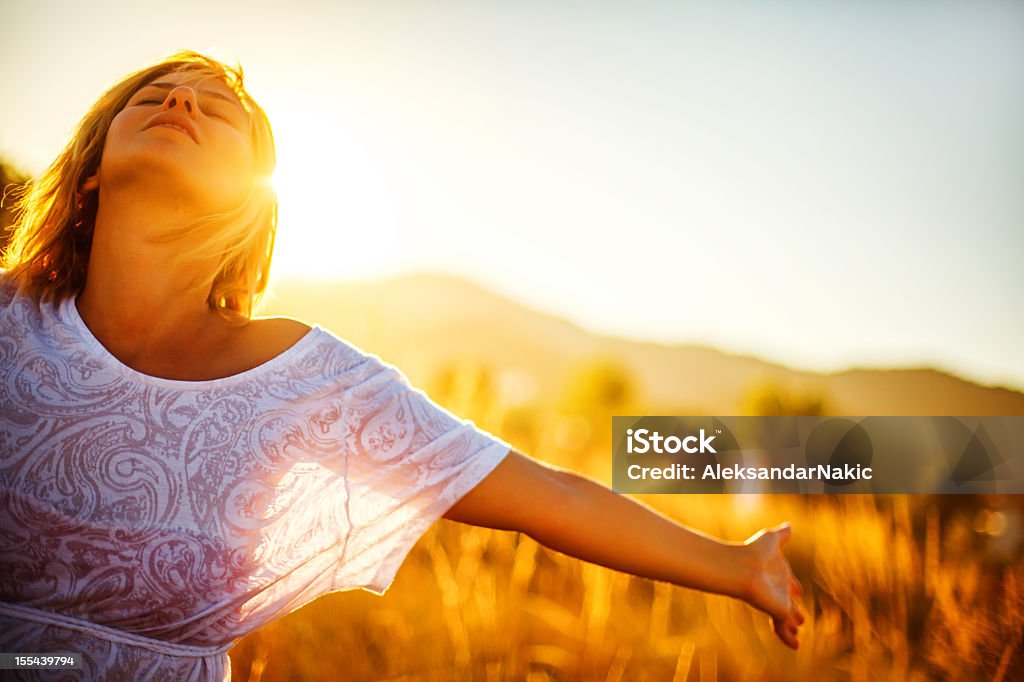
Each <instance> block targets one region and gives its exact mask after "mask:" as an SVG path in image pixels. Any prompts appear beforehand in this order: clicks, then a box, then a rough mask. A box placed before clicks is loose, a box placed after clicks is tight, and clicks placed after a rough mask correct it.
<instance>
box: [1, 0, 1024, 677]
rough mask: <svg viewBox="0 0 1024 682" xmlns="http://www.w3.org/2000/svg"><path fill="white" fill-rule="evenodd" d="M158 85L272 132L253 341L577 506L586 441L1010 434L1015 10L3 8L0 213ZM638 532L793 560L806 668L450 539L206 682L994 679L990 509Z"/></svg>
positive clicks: (1019, 22) (626, 594)
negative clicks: (798, 429) (377, 589)
mask: <svg viewBox="0 0 1024 682" xmlns="http://www.w3.org/2000/svg"><path fill="white" fill-rule="evenodd" d="M181 48H189V49H197V50H200V51H205V52H209V53H211V54H212V55H214V56H218V57H221V58H224V59H227V60H228V61H237V62H239V63H241V65H242V66H243V67H244V68H245V70H246V78H247V83H248V86H249V89H250V90H251V92H252V93H253V94H254V96H255V97H256V98H257V100H258V101H260V102H261V104H262V105H263V106H264V107H265V108H266V109H267V111H268V113H269V115H270V118H271V121H272V122H273V124H274V129H275V135H276V140H277V145H278V156H279V164H278V171H277V173H276V176H275V186H276V187H277V189H278V192H279V196H280V201H281V222H280V228H279V236H278V246H277V249H276V255H275V260H274V271H273V276H274V284H273V289H272V294H271V296H270V297H269V298H268V301H267V304H266V306H265V310H264V312H265V314H283V315H290V316H293V317H297V318H300V319H303V320H305V321H307V322H317V323H320V324H321V325H323V326H325V327H327V328H329V329H331V330H332V331H334V332H335V333H337V334H338V335H340V336H342V337H344V338H346V339H348V340H350V341H351V342H353V343H355V344H356V345H359V346H360V347H362V348H364V349H366V350H369V351H372V352H374V353H377V354H378V355H380V356H381V357H383V358H384V359H385V360H387V361H389V362H392V363H394V364H396V365H398V366H399V367H401V368H402V369H403V371H405V372H406V374H407V375H408V376H409V377H410V379H411V380H412V381H413V383H414V384H416V385H418V386H420V387H422V388H424V389H425V390H427V392H428V393H429V394H430V395H431V396H432V397H433V398H434V399H435V400H436V401H437V402H439V403H440V404H442V405H444V406H446V407H448V408H449V409H451V410H452V411H453V412H455V413H457V414H459V415H461V416H463V417H466V418H471V419H473V420H474V421H475V422H476V423H477V424H478V425H480V426H482V427H483V428H485V429H487V430H489V431H491V432H493V433H496V434H499V435H501V436H502V437H503V438H505V439H506V440H508V441H510V442H511V443H513V444H514V445H515V446H516V447H517V448H518V449H520V450H522V451H523V452H526V453H528V454H531V455H533V456H535V457H537V458H539V459H543V460H545V461H548V462H551V463H554V464H558V465H560V466H567V467H571V468H574V469H576V470H578V471H581V472H583V473H585V474H587V475H589V476H591V477H593V478H595V479H598V480H602V481H605V482H609V481H610V474H611V470H610V428H611V419H610V417H611V415H613V414H846V415H901V414H906V415H910V414H921V415H929V414H949V415H1024V394H1022V393H1021V390H1022V389H1024V353H1021V352H1020V349H1021V348H1022V347H1024V316H1022V315H1021V313H1020V303H1019V301H1020V298H1021V296H1020V294H1021V289H1022V287H1021V278H1020V274H1019V263H1020V262H1021V261H1022V259H1024V230H1022V228H1024V202H1022V201H1021V192H1020V187H1021V186H1022V182H1024V153H1022V152H1024V127H1022V126H1021V125H1020V121H1021V120H1024V87H1022V81H1021V80H1020V77H1019V65H1020V64H1021V63H1024V5H1021V4H1020V3H1017V2H994V1H992V0H982V1H979V2H973V3H954V2H926V1H924V0H915V1H910V0H907V1H901V2H892V3H862V2H854V1H852V0H832V1H827V2H810V1H807V0H805V1H795V0H787V1H784V2H776V3H770V4H769V3H756V2H748V1H743V2H740V1H734V2H726V3H723V2H690V3H674V2H630V3H627V2H592V3H578V2H567V3H558V4H557V6H555V4H553V3H541V2H517V3H511V2H508V3H499V2H492V3H471V2H455V1H453V2H447V3H417V2H381V3H355V2H340V3H330V4H328V3H313V2H307V1H306V0H295V1H293V2H290V3H288V4H287V6H286V7H282V6H279V5H278V4H272V3H262V2H246V3H242V2H218V3H215V4H204V3H199V2H193V1H191V0H186V1H183V2H178V3H174V4H173V5H168V4H166V3H159V4H157V3H148V2H134V3H118V2H105V1H102V0H101V1H95V2H91V3H88V4H82V3H74V2H37V3H19V4H7V5H4V6H3V7H2V8H0V82H2V83H3V84H4V85H5V91H4V94H3V98H2V100H3V106H0V161H2V173H3V177H0V182H2V184H3V185H4V186H6V187H12V186H17V185H18V184H19V183H22V182H24V181H26V180H28V179H29V178H30V177H31V176H33V175H34V174H36V173H39V172H40V171H41V170H43V169H44V168H45V167H46V165H47V164H48V163H49V162H50V161H51V160H52V159H53V157H54V156H55V155H56V154H57V152H58V150H59V149H60V148H61V145H62V144H63V142H64V140H65V136H66V135H67V134H68V133H69V132H70V131H71V129H72V128H73V126H74V125H75V123H76V122H77V120H78V118H79V117H80V116H81V115H82V114H84V112H85V110H86V109H87V108H88V107H89V106H90V104H91V103H92V102H93V101H94V100H95V98H96V97H97V96H98V95H99V94H100V92H101V91H102V90H103V89H104V88H105V87H106V86H107V85H109V84H111V83H112V82H113V81H114V80H116V79H117V78H119V77H120V76H122V75H124V74H125V73H127V72H128V71H130V70H132V69H134V68H137V67H139V66H141V65H142V64H144V63H147V62H149V61H152V60H153V59H156V58H158V57H159V56H161V55H163V54H166V53H168V52H171V51H173V50H176V49H181ZM8 205H9V202H5V207H4V208H5V210H4V213H3V216H2V220H3V223H2V226H3V227H6V226H8V225H9V224H10V220H11V217H10V215H9V213H8V211H7V210H6V209H7V208H8ZM639 497H641V499H642V501H644V502H645V503H647V504H649V505H651V506H653V507H655V508H657V509H658V510H660V511H662V512H664V513H666V514H669V515H671V516H672V517H673V518H676V519H678V520H680V521H682V522H685V523H688V524H690V525H693V526H696V527H698V528H700V529H702V530H704V531H707V532H711V533H715V534H718V535H721V536H722V537H726V538H728V539H732V540H742V539H744V538H746V537H747V536H749V535H750V534H752V533H753V532H755V531H756V530H757V529H759V528H761V527H762V526H765V525H769V524H774V523H777V522H778V521H780V520H782V519H790V520H791V521H793V523H794V526H795V531H796V532H795V535H794V540H793V542H792V543H791V545H790V549H789V552H788V554H789V556H790V558H791V560H792V562H793V565H794V568H795V570H796V572H797V575H798V577H799V578H800V579H801V580H802V581H803V583H804V585H805V586H806V587H807V588H808V590H807V594H806V595H805V597H804V601H805V606H806V608H807V610H808V612H809V615H810V620H809V624H808V625H807V626H806V628H805V629H806V631H807V632H806V633H805V634H804V635H803V637H802V639H803V646H802V647H801V649H800V650H799V651H798V652H795V653H794V652H790V651H788V650H785V649H784V648H783V647H782V646H781V645H779V644H777V643H776V642H775V641H773V639H774V636H773V635H772V634H771V632H770V629H769V627H768V625H767V623H766V622H762V619H761V618H760V617H759V615H758V614H755V613H754V612H752V611H751V610H750V609H749V608H747V607H745V606H743V605H741V604H739V603H735V602H731V601H729V600H726V599H723V598H718V597H710V596H705V595H701V594H697V593H692V592H689V591H686V590H682V589H679V588H674V587H671V586H668V585H665V584H655V583H651V582H649V581H645V580H639V579H635V578H631V577H628V576H625V575H622V574H618V573H615V572H613V571H609V570H606V569H603V568H599V567H595V566H590V565H586V564H583V563H581V562H578V561H576V560H573V559H570V558H568V557H565V556H563V555H561V554H558V553H556V552H552V551H550V550H547V549H546V548H544V547H542V546H539V545H538V544H537V543H535V542H533V541H532V540H531V539H530V538H528V537H526V536H522V535H520V534H513V533H499V532H496V531H488V530H483V529H475V528H467V527H464V526H460V525H458V524H453V523H450V522H447V521H445V522H441V523H439V524H437V525H436V526H435V527H434V528H433V529H431V531H429V532H428V534H427V535H426V536H425V537H424V538H423V539H422V540H421V542H420V543H419V545H417V547H416V548H415V549H414V551H413V553H412V555H410V557H409V559H408V560H407V561H406V564H405V565H404V566H403V568H402V570H401V572H400V573H399V576H398V579H397V581H396V583H395V584H394V586H393V587H392V588H391V590H390V591H389V592H388V593H387V594H386V595H385V596H384V597H375V596H373V595H371V594H369V593H366V592H359V591H356V592H346V593H339V594H335V595H331V596H329V597H326V598H323V599H321V600H318V601H316V602H314V603H313V604H311V605H309V606H307V607H305V608H303V609H301V610H299V611H297V612H296V613H294V614H292V615H291V616H289V617H288V618H286V619H284V620H282V621H280V622H279V623H278V624H276V625H274V626H272V627H270V628H269V629H267V630H265V631H262V632H260V633H257V634H254V635H252V636H250V637H248V638H246V639H244V640H242V641H241V642H240V643H239V644H238V646H236V647H235V649H234V650H233V651H232V659H233V662H234V675H235V678H236V679H240V680H261V679H262V680H283V679H337V678H338V677H339V676H341V677H344V678H346V679H353V680H364V679H365V680H371V679H374V680H375V679H393V680H399V679H405V680H421V679H422V680H426V679H439V680H442V679H453V678H461V679H474V680H475V679H488V680H490V679H494V680H502V679H532V680H548V679H551V680H561V679H566V680H568V679H588V680H591V679H601V680H620V679H621V680H630V679H659V680H660V679H666V680H698V679H699V680H714V679H723V680H733V679H779V680H782V679H793V678H794V677H796V678H799V679H811V678H813V679H851V680H861V679H868V678H869V677H877V676H878V674H879V672H880V671H885V673H886V674H885V675H883V676H885V677H887V678H889V679H986V680H991V679H996V680H1006V679H1019V678H1020V677H1021V676H1024V642H1022V632H1024V596H1022V591H1024V562H1022V561H1021V557H1022V550H1021V544H1022V538H1024V529H1022V525H1024V524H1022V503H1021V500H1020V498H1019V497H1015V496H1006V497H999V496H949V497H909V496H903V497H900V496H893V497H888V496H887V497H867V496H835V497H827V496H816V497H786V496H764V497H758V496H753V495H743V496H734V497H725V496H721V497H713V496H708V497H702V496H639Z"/></svg>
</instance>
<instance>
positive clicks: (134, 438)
mask: <svg viewBox="0 0 1024 682" xmlns="http://www.w3.org/2000/svg"><path fill="white" fill-rule="evenodd" d="M273 168H274V148H273V138H272V135H271V130H270V125H269V122H268V121H267V118H266V115H265V114H264V112H263V111H262V110H261V109H260V107H259V106H258V105H257V104H256V103H255V102H254V101H253V100H252V98H251V97H250V96H249V95H248V93H247V92H246V91H245V89H244V87H243V82H242V73H241V71H240V70H235V69H231V68H230V67H227V66H225V65H223V64H221V63H219V62H217V61H214V60H212V59H209V58H207V57H204V56H202V55H199V54H196V53H192V52H182V53H178V54H175V55H173V56H171V57H169V58H167V59H165V60H162V61H160V62H159V63H157V64H155V65H153V66H150V67H147V68H144V69H142V70H140V71H138V72H135V73H133V74H130V75H129V76H127V77H126V78H124V79H122V80H121V81H119V82H118V83H117V84H115V85H114V86H113V87H112V88H111V89H110V90H109V91H108V92H107V93H105V94H104V95H103V96H102V97H101V98H100V99H99V101H98V102H97V103H96V104H95V105H94V106H93V108H92V109H91V110H90V111H89V113H88V114H87V115H86V116H85V118H84V119H83V120H82V122H81V124H80V125H79V128H78V130H77V132H76V134H75V135H74V136H73V139H72V140H71V141H70V143H69V144H68V146H67V148H66V149H65V150H64V151H63V152H62V153H61V155H60V156H59V157H58V159H57V160H56V161H55V162H54V164H53V165H52V166H51V167H50V169H49V170H47V171H46V173H45V174H44V175H43V176H42V177H41V178H39V179H38V180H37V181H36V182H35V183H34V185H33V187H32V189H31V191H30V192H29V194H28V195H27V196H26V197H25V199H24V201H23V203H22V209H23V210H22V213H21V215H20V220H19V222H18V225H17V227H16V231H15V233H14V235H13V237H12V240H11V245H10V247H9V249H8V251H7V252H6V253H5V254H4V260H3V267H4V271H3V274H2V275H0V510H2V516H0V519H2V528H0V650H2V651H7V652H25V653H40V652H57V651H65V652H81V653H83V655H84V656H83V659H84V669H83V674H84V676H85V677H88V678H94V677H102V678H110V677H123V678H131V679H139V678H146V677H154V678H165V677H168V678H170V677H174V678H175V679H220V678H227V676H228V675H229V661H228V658H227V655H226V653H225V652H226V650H227V649H228V648H229V647H230V646H231V645H232V643H233V642H234V640H236V639H237V638H239V637H242V636H243V635H245V634H247V633H249V632H251V631H252V630H254V629H256V628H259V627H260V626H262V625H264V624H266V623H268V622H270V621H272V620H274V619H276V618H278V617H281V616H283V615H286V614H287V613H289V612H291V611H293V610H294V609H296V608H298V607H300V606H302V605H303V604H305V603H306V602H308V601H310V600H311V599H314V598H316V597H317V596H319V595H322V594H325V593H327V592H331V591H337V590H344V589H354V588H357V587H361V588H364V589H368V590H371V591H373V592H376V593H378V594H383V592H384V591H385V590H387V588H388V586H389V585H390V583H391V581H392V580H393V578H394V576H395V573H396V571H397V570H398V567H399V566H400V564H401V562H402V560H403V558H404V557H405V556H406V554H407V553H408V552H409V550H410V549H411V548H412V546H413V545H414V544H415V542H416V541H417V539H418V538H419V537H420V536H422V534H423V533H424V532H425V531H426V530H427V529H428V528H429V527H430V525H431V524H432V523H433V522H434V521H436V520H437V519H438V518H441V517H442V516H443V517H445V518H448V519H452V520H455V521H459V522H462V523H467V524H472V525H478V526H485V527H489V528H498V529H506V530H518V531H522V532H524V533H527V534H529V535H530V536H531V537H533V538H535V539H536V540H537V541H539V542H541V543H543V544H544V545H546V546H548V547H551V548H553V549H556V550H558V551H561V552H564V553H566V554H570V555H572V556H576V557H579V558H581V559H584V560H586V561H591V562H594V563H598V564H602V565H604V566H608V567H611V568H614V569H617V570H620V571H626V572H629V573H633V574H636V575H639V576H644V577H647V578H650V579H654V580H664V581H669V582H672V583H675V584H677V585H681V586H685V587H691V588H694V589H699V590H706V591H709V592H715V593H720V594H725V595H730V596H733V597H736V598H739V599H743V600H745V601H747V602H749V603H750V604H751V605H753V606H754V607H756V608H758V609H761V610H763V611H765V612H766V613H768V614H769V615H770V616H771V618H772V620H773V623H774V629H775V632H776V633H777V634H778V636H779V637H780V638H781V640H782V641H783V642H784V643H785V644H787V645H788V646H790V647H793V648H796V647H797V632H798V628H799V626H800V624H801V623H802V622H803V616H802V614H801V613H800V609H799V607H798V606H797V604H796V601H795V598H796V597H797V596H799V594H800V586H799V584H798V583H797V581H796V580H795V579H794V578H793V577H792V574H791V571H790V568H789V565H788V563H787V561H786V560H785V558H784V557H783V556H782V554H781V551H780V547H781V546H782V544H783V543H784V542H785V541H786V540H787V539H788V537H789V534H790V529H789V527H788V525H782V526H779V527H777V528H774V529H771V530H765V531H761V532H760V533H758V534H757V535H755V536H753V537H752V538H750V539H749V540H748V541H747V542H745V543H731V542H723V541H719V540H716V539H713V538H710V537H707V536H705V535H703V534H700V533H698V532H695V531H692V530H690V529H687V528H685V527H683V526H681V525H679V524H677V523H675V522H673V521H671V520H669V519H667V518H665V517H663V516H661V515H659V514H657V513H655V512H653V511H652V510H650V509H648V508H647V507H645V506H643V505H640V504H638V503H636V502H634V501H632V500H630V499H628V498H626V497H623V496H620V495H617V494H615V493H613V492H611V491H610V490H608V489H607V488H605V487H604V486H601V485H599V484H597V483H595V482H593V481H590V480H588V479H586V478H584V477H581V476H579V475H576V474H574V473H572V472H570V471H565V470H560V469H556V468H553V467H550V466H547V465H544V464H542V463H540V462H538V461H535V460H533V459H531V458H529V457H527V456H525V455H523V454H521V453H518V452H515V451H514V450H513V449H512V448H511V447H510V446H509V445H508V444H507V443H505V442H504V441H502V440H501V439H499V438H496V437H495V436H493V435H491V434H489V433H486V432H484V431H482V430H480V429H478V428H477V427H476V426H475V425H474V424H473V423H472V422H470V421H468V420H459V419H457V418H455V417H454V416H453V415H452V414H451V413H449V412H447V411H446V410H444V409H443V408H441V407H440V406H438V405H437V404H435V403H434V402H432V401H431V400H430V399H429V398H428V397H427V396H426V395H425V394H424V393H423V392H422V391H419V390H416V389H414V388H412V387H411V386H410V385H409V383H408V381H407V380H406V379H405V377H404V376H403V375H402V374H401V372H399V371H398V370H397V369H396V368H395V367H393V366H391V365H388V364H387V363H384V362H382V361H381V360H380V359H379V358H378V357H377V356H375V355H372V354H367V353H364V352H363V351H361V350H359V349H357V348H355V347H353V346H351V345H350V344H348V343H346V342H345V341H343V340H342V339H340V338H338V337H337V336H335V335H333V334H332V333H330V332H328V331H327V330H324V329H322V328H320V327H319V326H314V327H310V326H308V325H306V324H303V323H301V322H298V321H296V320H292V319H287V318H269V319H265V318H254V317H253V310H254V308H255V306H256V304H257V303H258V302H259V299H260V297H261V295H262V294H263V292H264V290H265V289H266V286H267V274H268V268H269V265H270V259H271V252H272V248H273V243H274V233H275V229H276V220H277V209H276V206H277V204H276V197H275V195H274V193H273V191H272V189H271V188H270V186H269V184H268V179H269V177H270V174H271V172H272V171H273Z"/></svg>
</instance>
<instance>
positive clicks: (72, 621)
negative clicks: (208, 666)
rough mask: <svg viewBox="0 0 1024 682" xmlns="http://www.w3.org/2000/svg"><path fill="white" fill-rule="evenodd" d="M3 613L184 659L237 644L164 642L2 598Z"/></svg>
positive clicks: (0, 609) (215, 654)
mask: <svg viewBox="0 0 1024 682" xmlns="http://www.w3.org/2000/svg"><path fill="white" fill-rule="evenodd" d="M0 614H4V615H8V616H12V617H14V618H20V619H22V620H27V621H30V622H33V623H39V624H41V625H53V626H56V627H60V628H65V629H67V630H75V631H77V632H82V633H84V634H86V635H89V636H90V637H96V638H98V639H104V640H106V641H108V642H114V643H115V644H125V645H127V646H133V647H138V648H140V649H146V650H147V651H153V652H156V653H158V654H166V655H168V656H179V657H184V658H206V657H207V656H219V655H220V654H223V653H225V652H226V651H227V650H228V649H230V648H231V647H232V646H233V645H234V642H229V643H228V644H225V645H223V646H214V647H204V646H193V645H191V644H175V643H173V642H165V641H164V640H162V639H155V638H153V637H146V636H144V635H137V634H134V633H132V632H125V631H124V630H118V629H117V628H112V627H108V626H106V625H100V624H98V623H93V622H91V621H88V620H84V619H82V618H76V617H74V616H66V615H64V614H63V613H56V612H54V611H47V610H45V609H37V608H35V607H34V606H25V605H24V604H11V603H9V602H3V601H0Z"/></svg>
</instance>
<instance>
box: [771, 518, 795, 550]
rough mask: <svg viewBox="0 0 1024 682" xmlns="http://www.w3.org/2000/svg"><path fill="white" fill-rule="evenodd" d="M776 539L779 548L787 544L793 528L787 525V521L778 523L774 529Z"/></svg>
mask: <svg viewBox="0 0 1024 682" xmlns="http://www.w3.org/2000/svg"><path fill="white" fill-rule="evenodd" d="M773 530H774V531H775V534H776V537H777V538H778V539H779V547H782V546H783V545H785V544H786V543H787V542H789V536H790V535H792V534H793V526H791V525H789V521H786V522H785V523H780V524H779V525H778V526H776V527H775V528H774V529H773Z"/></svg>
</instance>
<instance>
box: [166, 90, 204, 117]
mask: <svg viewBox="0 0 1024 682" xmlns="http://www.w3.org/2000/svg"><path fill="white" fill-rule="evenodd" d="M163 108H164V110H165V111H173V110H174V109H178V110H179V111H181V110H182V109H184V111H185V113H186V114H187V115H189V116H193V117H194V116H195V115H196V109H198V106H197V105H196V91H195V90H193V89H192V88H191V87H189V86H187V85H179V86H177V87H175V88H174V89H172V90H171V91H170V92H168V93H167V97H166V99H164V106H163Z"/></svg>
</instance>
